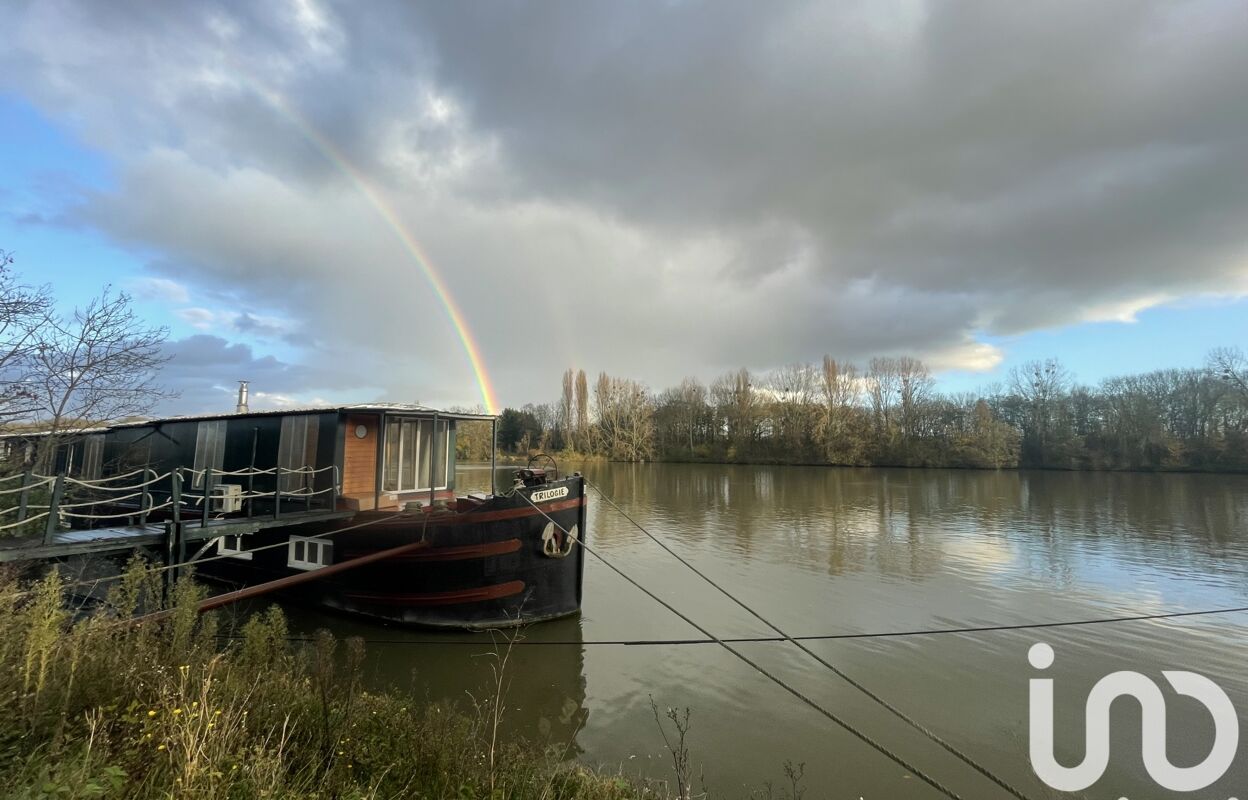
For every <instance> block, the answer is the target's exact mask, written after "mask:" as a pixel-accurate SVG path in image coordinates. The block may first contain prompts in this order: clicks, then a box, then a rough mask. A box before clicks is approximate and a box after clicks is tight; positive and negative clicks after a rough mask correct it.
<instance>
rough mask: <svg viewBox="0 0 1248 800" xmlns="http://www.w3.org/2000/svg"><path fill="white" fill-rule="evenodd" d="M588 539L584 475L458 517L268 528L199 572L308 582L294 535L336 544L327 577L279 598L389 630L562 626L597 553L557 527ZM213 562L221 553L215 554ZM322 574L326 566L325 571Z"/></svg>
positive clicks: (252, 581)
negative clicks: (388, 625)
mask: <svg viewBox="0 0 1248 800" xmlns="http://www.w3.org/2000/svg"><path fill="white" fill-rule="evenodd" d="M519 494H523V495H524V496H525V497H535V498H536V499H537V503H536V504H537V506H538V508H540V509H541V510H542V512H545V515H549V517H550V519H553V520H554V521H555V523H557V525H558V526H559V527H560V528H563V529H564V530H569V531H573V530H574V531H575V532H576V534H577V536H578V537H584V536H585V520H586V508H585V499H586V498H585V482H584V479H583V478H581V477H580V476H572V477H570V478H566V479H564V480H560V481H555V482H552V483H548V484H545V485H541V486H535V487H531V488H523V489H518V490H516V492H515V493H513V494H512V495H502V496H497V497H492V498H490V499H489V500H487V501H485V502H483V503H481V504H479V505H476V506H475V507H471V508H469V507H468V505H469V504H467V503H463V504H462V505H461V508H460V509H459V510H458V511H438V510H434V511H432V512H429V511H412V512H410V513H404V514H401V515H396V514H395V513H394V512H389V513H387V512H367V513H362V514H359V515H357V516H356V517H355V518H354V519H351V520H348V521H345V522H341V523H326V524H322V525H321V526H319V527H317V526H313V525H307V526H301V527H299V528H285V529H281V530H273V531H261V532H259V533H256V534H253V535H251V536H248V537H246V538H247V541H246V543H245V551H254V552H245V553H244V555H243V556H242V557H226V558H220V559H214V560H211V561H206V562H204V563H203V564H202V565H200V567H199V569H198V573H199V574H200V575H203V576H204V577H207V578H210V579H216V580H221V581H225V582H228V583H231V584H235V585H239V586H258V585H260V584H265V583H269V582H271V581H275V580H279V579H282V578H288V577H290V576H294V575H303V574H306V573H307V571H306V570H302V569H298V568H296V567H292V566H290V565H289V561H288V559H289V556H290V548H289V546H272V547H269V548H268V549H260V548H263V547H265V546H267V545H282V544H283V543H286V542H287V541H288V540H289V539H290V538H291V537H313V536H315V537H318V538H320V539H323V540H325V541H330V542H332V543H333V558H332V563H333V565H334V567H335V569H326V570H325V571H326V574H325V576H324V577H323V578H316V579H314V580H309V581H306V582H302V583H299V584H298V585H296V586H290V587H287V588H285V589H281V590H278V591H277V592H276V594H277V596H279V597H282V598H284V599H288V600H291V601H294V602H297V603H300V604H307V605H314V606H319V607H322V608H327V609H332V610H335V611H340V612H346V613H349V614H353V615H360V616H364V617H371V618H374V619H378V620H384V621H386V622H392V623H400V624H404V625H414V626H421V627H431V628H456V629H469V630H473V629H483V628H499V627H510V626H514V625H521V624H527V623H531V622H539V621H542V620H549V619H556V618H558V617H565V616H569V615H572V614H576V613H578V612H579V611H580V607H581V594H582V591H581V590H582V579H583V575H584V564H585V550H584V549H583V548H581V547H579V546H577V545H576V544H575V543H573V542H568V541H565V537H564V536H563V535H562V533H560V532H559V531H557V530H555V529H554V526H551V525H549V520H548V519H547V517H546V516H545V515H543V514H542V513H539V512H538V511H537V510H536V509H534V507H533V505H531V504H530V503H529V502H528V501H526V500H525V499H524V497H521V496H517V495H519ZM400 547H403V548H405V549H404V550H403V551H402V552H401V553H400V554H398V555H394V556H390V557H386V558H384V559H382V560H379V561H374V562H372V563H365V564H363V565H362V566H356V567H348V565H349V564H350V562H352V561H354V560H355V559H358V558H361V557H367V556H370V555H373V554H377V553H380V552H382V551H387V550H391V549H394V548H400ZM205 555H206V556H214V555H217V548H216V547H213V548H210V549H209V551H208V552H207V553H205ZM313 571H314V572H315V571H317V570H313Z"/></svg>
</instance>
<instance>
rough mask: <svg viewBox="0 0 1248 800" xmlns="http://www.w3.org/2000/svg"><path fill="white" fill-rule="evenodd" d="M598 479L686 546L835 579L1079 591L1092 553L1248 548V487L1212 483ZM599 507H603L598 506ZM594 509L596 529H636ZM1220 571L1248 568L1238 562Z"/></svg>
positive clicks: (914, 473)
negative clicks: (1079, 577) (944, 580)
mask: <svg viewBox="0 0 1248 800" xmlns="http://www.w3.org/2000/svg"><path fill="white" fill-rule="evenodd" d="M588 471H589V473H590V478H591V480H593V481H595V482H596V483H597V484H598V485H600V486H601V487H602V488H603V490H604V491H606V492H608V493H609V494H610V495H611V496H612V497H614V498H616V499H617V500H618V501H620V502H621V504H622V505H624V507H625V508H628V509H633V510H635V511H636V513H637V514H638V515H639V516H641V517H643V518H644V520H645V521H646V522H648V524H652V525H653V526H654V529H655V530H656V532H666V533H668V534H669V535H674V536H677V537H678V538H679V539H680V540H683V541H688V542H691V543H699V544H701V545H703V546H712V547H715V548H717V549H719V550H721V551H722V552H723V553H724V557H731V555H732V554H733V553H735V554H739V555H740V556H742V557H746V558H749V557H763V558H768V559H771V560H778V559H791V560H793V561H794V562H795V563H799V564H814V563H819V564H826V565H827V569H828V570H829V571H830V572H831V573H833V574H842V573H853V572H864V571H875V572H878V573H880V574H885V575H891V576H897V577H904V578H922V577H927V576H931V575H933V574H935V573H936V572H938V571H939V570H940V568H941V565H942V564H943V563H945V562H946V561H947V559H948V558H949V557H950V555H951V552H950V550H951V548H950V543H951V542H952V541H956V544H957V547H956V551H957V552H956V555H957V557H958V558H959V559H963V560H967V559H971V560H974V559H976V558H980V559H982V560H983V561H984V563H985V565H991V566H994V567H996V568H1002V567H1003V566H1004V565H1005V564H1006V563H1007V562H1012V563H1013V564H1014V567H1013V568H1014V569H1016V570H1024V571H1026V572H1028V573H1032V574H1045V575H1047V576H1048V577H1049V579H1050V580H1052V581H1053V582H1054V584H1055V585H1058V586H1063V585H1067V584H1069V583H1070V582H1071V580H1072V577H1073V575H1074V574H1075V569H1076V567H1077V566H1078V564H1079V563H1080V561H1081V560H1082V559H1084V558H1086V557H1087V556H1088V555H1089V554H1095V553H1097V552H1099V551H1104V552H1105V553H1106V554H1107V555H1111V556H1114V557H1118V558H1126V559H1129V560H1141V561H1142V560H1151V561H1153V562H1160V561H1162V560H1166V561H1169V562H1170V563H1173V564H1176V565H1192V564H1201V565H1204V564H1207V563H1208V562H1209V561H1210V559H1216V558H1217V557H1218V556H1220V555H1223V554H1224V553H1225V552H1226V550H1228V549H1235V550H1237V551H1238V550H1240V549H1243V548H1244V543H1243V542H1242V540H1240V539H1237V538H1236V532H1235V528H1234V522H1235V520H1236V519H1243V518H1248V491H1245V489H1248V478H1245V477H1244V476H1233V475H1207V474H1193V475H1184V474H1173V473H1171V474H1141V473H1106V472H1078V473H1077V472H1045V471H1013V470H1010V471H999V472H998V471H986V470H984V471H978V470H930V469H883V468H880V469H842V468H829V467H783V466H775V467H772V466H736V465H708V464H648V465H647V464H595V465H591V466H590V467H589V468H588ZM591 503H592V500H591ZM601 512H602V509H595V513H594V516H593V520H594V523H595V524H594V525H593V530H594V531H595V532H597V533H598V534H599V535H600V536H605V537H607V538H608V539H609V538H610V537H613V536H628V537H631V536H632V534H631V533H630V532H629V531H628V529H627V527H626V525H624V524H622V522H621V521H620V520H618V519H617V518H616V517H615V515H614V514H610V513H601ZM1218 569H1224V570H1232V571H1235V572H1240V571H1242V570H1243V567H1241V566H1237V562H1234V561H1229V560H1225V559H1219V560H1218Z"/></svg>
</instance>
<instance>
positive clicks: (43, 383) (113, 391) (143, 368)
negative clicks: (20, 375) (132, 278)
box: [30, 287, 172, 468]
mask: <svg viewBox="0 0 1248 800" xmlns="http://www.w3.org/2000/svg"><path fill="white" fill-rule="evenodd" d="M168 335H169V331H168V329H166V328H163V327H155V328H153V327H148V326H147V325H146V324H144V323H143V321H142V320H140V319H139V318H138V317H137V316H136V315H135V313H134V311H133V310H132V309H131V307H130V297H129V295H127V294H125V293H124V292H113V291H112V290H111V289H109V288H107V287H106V288H105V289H104V291H103V292H102V293H101V294H100V296H99V297H96V298H95V299H93V300H92V301H91V302H90V303H88V304H87V305H86V307H84V308H80V309H75V310H74V312H73V313H72V314H70V315H68V316H65V317H57V316H51V317H49V318H48V319H47V321H46V322H45V324H44V325H43V326H42V327H41V328H40V329H39V330H38V331H37V332H36V333H35V335H34V339H33V348H32V355H31V361H32V367H33V371H32V375H31V377H30V380H31V383H32V391H33V393H34V399H35V402H36V407H37V411H36V413H37V415H38V416H39V417H40V418H41V420H42V421H43V422H45V423H46V424H47V426H48V430H49V431H50V435H49V436H48V438H47V440H46V442H45V446H44V448H43V452H42V453H41V455H40V462H41V466H42V467H43V468H46V467H47V466H48V464H47V459H48V458H49V457H50V454H51V453H52V452H55V450H54V448H55V446H56V444H57V442H58V440H59V438H60V437H61V436H63V435H64V434H67V433H73V432H74V431H78V430H82V429H84V428H87V427H90V426H92V425H97V424H99V423H102V422H108V421H111V420H116V419H120V418H122V417H126V416H133V415H136V414H143V413H146V412H148V411H150V410H151V409H152V407H153V406H154V405H155V404H156V403H157V402H158V401H160V400H162V399H164V398H167V397H170V396H172V395H171V394H170V393H169V392H167V391H165V390H164V389H162V388H160V387H159V386H158V385H157V384H156V371H157V369H158V368H159V367H160V366H161V365H162V364H164V363H165V362H166V361H167V360H168V356H166V355H164V354H163V352H162V345H163V344H164V342H165V340H166V339H167V338H168Z"/></svg>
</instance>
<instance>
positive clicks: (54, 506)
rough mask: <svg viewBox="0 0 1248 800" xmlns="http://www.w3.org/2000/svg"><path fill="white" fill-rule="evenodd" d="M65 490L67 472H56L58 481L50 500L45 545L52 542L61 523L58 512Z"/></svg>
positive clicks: (44, 537) (44, 535)
mask: <svg viewBox="0 0 1248 800" xmlns="http://www.w3.org/2000/svg"><path fill="white" fill-rule="evenodd" d="M64 491H65V473H64V472H58V473H56V481H55V482H54V483H53V484H52V499H51V500H49V501H48V520H47V524H46V525H44V527H43V543H44V544H45V545H50V544H52V537H53V536H55V535H56V529H57V526H58V525H59V524H60V521H61V520H60V515H59V514H58V513H57V512H58V510H59V508H60V505H61V495H62V494H63V493H64Z"/></svg>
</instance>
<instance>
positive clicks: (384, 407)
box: [0, 403, 496, 438]
mask: <svg viewBox="0 0 1248 800" xmlns="http://www.w3.org/2000/svg"><path fill="white" fill-rule="evenodd" d="M353 411H358V412H366V413H367V412H374V413H386V414H420V415H429V416H432V415H433V414H437V415H438V416H439V417H443V418H446V419H462V420H486V421H488V420H492V419H495V416H496V415H494V414H465V413H461V412H458V411H440V410H438V409H436V408H431V407H429V406H422V405H418V404H416V403H354V404H350V405H329V406H291V407H289V408H275V409H269V410H265V411H248V412H247V413H245V414H238V413H235V412H233V411H231V412H227V413H224V414H183V415H180V416H174V417H153V418H152V419H142V420H133V421H128V422H118V423H116V424H114V425H99V426H94V427H91V428H81V429H77V430H73V431H65V433H74V434H88V433H104V432H106V431H113V430H119V429H121V428H142V427H145V426H148V425H161V424H164V423H167V422H198V421H200V420H216V419H245V418H247V417H280V416H286V415H289V414H325V413H350V412H353ZM48 433H50V431H48V430H19V431H11V432H8V433H4V434H0V438H8V437H13V436H45V435H47V434H48Z"/></svg>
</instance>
